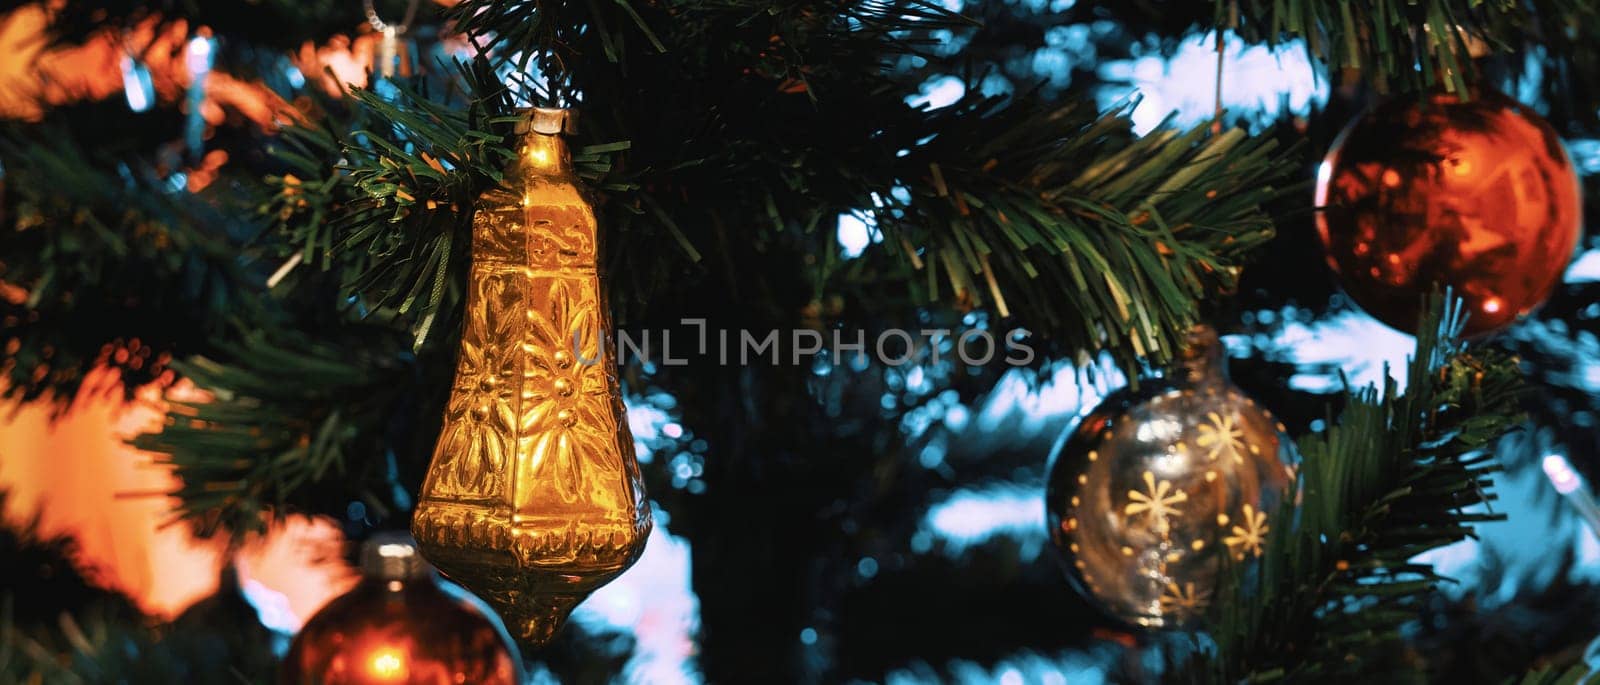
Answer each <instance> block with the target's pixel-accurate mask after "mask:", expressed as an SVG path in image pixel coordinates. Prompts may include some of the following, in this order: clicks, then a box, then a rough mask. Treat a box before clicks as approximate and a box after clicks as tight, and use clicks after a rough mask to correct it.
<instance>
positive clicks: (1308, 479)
mask: <svg viewBox="0 0 1600 685" xmlns="http://www.w3.org/2000/svg"><path fill="white" fill-rule="evenodd" d="M1429 305H1430V306H1429V307H1428V311H1429V312H1430V314H1429V316H1427V317H1425V318H1424V320H1423V321H1422V322H1421V323H1420V324H1419V328H1418V333H1417V352H1416V356H1415V357H1414V358H1413V359H1412V361H1411V365H1410V368H1409V369H1408V371H1407V375H1406V392H1405V393H1404V394H1401V393H1399V392H1398V391H1397V390H1396V387H1395V383H1394V381H1393V380H1392V379H1391V380H1387V381H1386V382H1385V383H1384V387H1383V388H1382V389H1381V390H1380V389H1378V388H1371V387H1369V388H1364V389H1361V390H1356V391H1351V392H1349V393H1348V394H1347V396H1346V405H1345V410H1344V412H1343V413H1342V414H1341V415H1340V416H1339V419H1338V421H1337V422H1332V423H1333V425H1332V427H1330V428H1329V429H1328V430H1327V431H1326V432H1324V433H1319V434H1313V435H1309V436H1306V437H1305V438H1303V439H1302V440H1300V442H1299V447H1300V452H1301V455H1302V456H1303V459H1304V461H1303V462H1302V464H1301V466H1300V493H1299V501H1298V502H1297V503H1295V504H1293V505H1292V506H1286V508H1285V510H1282V511H1280V513H1279V514H1277V515H1276V516H1275V520H1276V521H1280V522H1293V524H1292V525H1289V524H1284V525H1278V526H1277V527H1275V528H1274V529H1273V530H1272V531H1271V533H1270V534H1269V541H1268V544H1267V547H1266V554H1264V555H1263V556H1262V558H1261V560H1260V564H1259V566H1257V565H1251V564H1246V565H1240V566H1237V567H1236V568H1235V573H1236V575H1237V578H1238V580H1237V582H1236V583H1235V584H1234V585H1233V588H1234V589H1233V590H1232V591H1230V592H1228V593H1225V595H1230V596H1228V597H1226V599H1225V600H1224V601H1222V602H1220V603H1219V604H1221V605H1222V606H1224V607H1226V609H1225V610H1224V612H1223V617H1222V618H1221V620H1220V623H1219V624H1218V625H1217V627H1216V629H1215V630H1214V631H1213V633H1212V634H1213V637H1214V638H1215V640H1216V645H1215V648H1214V649H1213V650H1210V651H1209V652H1207V653H1205V654H1203V656H1202V657H1201V658H1200V659H1198V662H1197V663H1195V664H1191V665H1190V666H1189V670H1190V672H1189V674H1188V678H1189V679H1191V680H1194V681H1204V682H1228V683H1235V682H1242V681H1248V682H1267V681H1276V680H1283V681H1285V682H1308V681H1310V682H1331V681H1335V680H1339V679H1343V678H1349V677H1353V676H1356V677H1359V676H1363V675H1373V674H1375V673H1377V672H1381V671H1382V670H1384V669H1385V668H1387V667H1388V666H1387V665H1379V664H1375V663H1374V662H1373V659H1374V658H1375V657H1376V656H1378V655H1380V654H1382V650H1381V649H1380V647H1382V646H1384V645H1385V644H1393V643H1395V642H1397V641H1398V639H1399V631H1400V628H1401V626H1402V625H1404V624H1405V623H1406V622H1408V621H1411V620H1414V618H1415V616H1416V609H1417V607H1418V602H1419V601H1420V600H1421V599H1422V598H1424V597H1425V596H1426V595H1427V594H1428V593H1430V592H1431V591H1433V589H1434V588H1435V587H1436V586H1437V584H1438V583H1439V582H1440V581H1441V580H1443V578H1441V577H1440V576H1438V575H1437V574H1436V573H1435V572H1434V570H1433V568H1432V567H1431V566H1430V565H1428V564H1422V563H1416V562H1414V561H1412V560H1413V559H1414V558H1415V557H1416V556H1417V555H1418V554H1421V553H1423V552H1426V551H1428V550H1430V549H1435V548H1438V547H1442V546H1444V545H1447V544H1450V543H1452V542H1456V541H1458V540H1461V539H1463V538H1465V537H1468V536H1469V535H1471V525H1472V524H1474V523H1477V522H1482V521H1488V520H1495V519H1497V518H1500V517H1499V516H1498V515H1496V514H1493V513H1490V512H1488V511H1487V510H1484V509H1483V508H1482V507H1481V505H1486V504H1487V503H1488V502H1490V501H1492V500H1493V496H1492V495H1490V494H1489V493H1488V492H1487V489H1488V487H1489V485H1490V478H1489V474H1490V473H1491V472H1493V471H1494V470H1496V468H1497V466H1496V464H1495V463H1494V462H1493V454H1492V452H1490V451H1488V450H1487V448H1488V447H1490V446H1491V445H1492V443H1493V442H1494V441H1495V440H1496V439H1497V438H1498V437H1499V436H1500V435H1501V434H1503V433H1504V432H1505V431H1506V430H1508V429H1509V428H1511V427H1512V426H1514V425H1516V424H1517V423H1518V422H1519V421H1520V419H1521V417H1520V410H1519V408H1518V406H1517V399H1518V394H1519V391H1520V388H1521V374H1520V372H1519V371H1518V369H1517V366H1516V360H1514V359H1511V358H1508V357H1505V356H1503V355H1499V354H1496V353H1495V352H1494V351H1492V350H1472V351H1468V350H1465V349H1464V348H1463V347H1462V346H1461V344H1460V342H1459V337H1458V336H1459V332H1460V330H1461V324H1462V322H1463V321H1464V319H1463V318H1462V315H1461V309H1460V304H1459V302H1455V303H1453V304H1452V305H1450V306H1449V307H1448V308H1446V306H1445V304H1444V299H1443V298H1438V297H1435V298H1433V300H1432V301H1431V302H1430V303H1429ZM1252 575H1253V577H1252ZM1240 588H1243V591H1242V593H1241V590H1240ZM1252 589H1253V590H1252Z"/></svg>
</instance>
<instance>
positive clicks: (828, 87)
mask: <svg viewBox="0 0 1600 685" xmlns="http://www.w3.org/2000/svg"><path fill="white" fill-rule="evenodd" d="M536 4H537V3H482V2H467V3H463V4H462V5H460V6H459V7H458V8H457V9H456V10H455V12H456V13H457V14H456V16H457V18H458V21H459V22H460V24H459V26H458V27H459V28H462V29H463V30H467V31H469V32H478V33H481V34H482V35H480V36H479V38H480V39H481V40H482V41H483V42H484V44H485V45H486V46H487V47H491V48H493V49H494V50H497V51H499V52H501V53H502V54H513V55H519V56H521V57H522V58H523V59H525V60H532V61H533V63H534V64H535V65H536V66H537V67H538V68H540V69H541V73H542V75H543V76H544V77H545V78H546V80H547V82H549V83H551V84H553V85H552V86H551V87H550V88H551V91H553V92H545V93H543V94H539V93H534V92H531V91H530V89H527V88H524V89H522V90H523V91H525V92H522V95H523V96H525V97H531V98H535V99H539V98H546V99H550V98H553V99H558V100H559V99H563V98H566V97H570V94H565V93H563V92H562V91H561V88H562V86H561V84H564V83H569V82H570V83H581V84H582V91H583V95H582V98H583V101H584V104H583V109H584V110H586V112H587V113H588V115H586V117H585V118H584V119H582V120H581V121H584V122H587V123H586V124H585V126H584V132H583V134H582V135H581V136H580V137H579V139H578V143H577V145H578V150H579V159H578V161H579V163H580V169H582V170H583V171H584V172H585V173H584V174H583V175H584V176H585V177H586V178H589V179H591V180H592V181H593V182H594V184H595V187H596V189H597V190H599V191H600V194H601V197H600V200H601V202H602V204H603V210H604V213H605V216H604V219H603V222H602V226H603V228H604V230H605V231H606V232H607V240H606V241H605V242H606V244H607V245H608V246H609V247H608V249H609V254H608V256H607V259H606V261H607V265H608V267H610V270H611V272H612V273H613V274H618V276H619V280H618V281H617V282H616V283H614V284H613V286H612V291H613V294H614V296H616V298H617V299H618V300H619V304H620V306H621V309H622V311H621V314H622V315H623V318H624V319H625V320H626V319H628V318H630V317H629V316H628V315H629V314H630V313H631V314H638V313H640V312H650V313H651V314H652V315H654V316H656V317H659V318H662V319H669V318H672V317H671V314H672V313H674V312H677V311H682V309H681V308H682V306H683V304H682V301H681V299H680V298H681V293H682V291H683V290H684V289H685V288H686V287H688V286H686V285H685V284H686V283H691V282H695V281H699V280H704V279H716V280H721V281H725V282H747V283H752V286H753V287H756V288H757V289H765V290H771V291H784V290H788V289H791V288H790V286H789V285H786V284H783V283H781V282H775V283H771V284H769V285H767V286H766V287H765V288H762V287H761V286H755V285H754V283H755V281H754V280H752V279H761V280H766V279H771V280H775V281H776V280H777V279H779V278H780V277H782V276H783V274H774V273H772V272H770V271H769V272H768V273H762V274H754V275H752V274H746V273H743V272H742V269H743V265H744V264H745V263H747V262H748V261H749V260H748V259H747V257H755V256H757V255H760V256H761V258H762V259H767V260H771V259H774V258H775V257H776V255H779V254H792V255H794V259H795V260H796V261H799V262H803V263H804V264H807V265H811V266H810V268H809V269H808V271H809V273H807V274H804V275H796V276H794V278H795V279H796V280H799V281H802V282H807V281H808V282H809V287H810V288H811V290H812V293H811V296H812V298H814V299H821V298H824V297H825V296H827V295H830V294H834V293H841V292H842V293H848V294H853V295H858V296H859V297H856V298H855V300H854V302H855V304H856V305H857V306H855V307H852V309H856V310H860V311H863V312H866V313H869V314H874V315H878V316H883V317H903V316H904V315H906V314H907V313H908V312H909V311H910V309H911V307H912V306H915V305H925V304H929V303H935V304H939V305H942V306H948V307H955V308H967V307H972V306H983V305H988V306H994V307H997V308H998V309H999V310H1000V311H1001V313H1003V314H1006V315H1011V314H1015V315H1016V316H1018V317H1019V318H1020V320H1021V321H1022V322H1023V323H1025V324H1026V325H1027V326H1028V327H1029V328H1030V329H1031V330H1033V331H1034V332H1035V333H1037V334H1042V335H1045V336H1047V337H1049V338H1051V339H1053V340H1055V341H1057V343H1058V344H1059V346H1060V347H1061V348H1062V349H1065V350H1067V351H1078V352H1084V353H1087V352H1093V351H1098V350H1100V349H1107V348H1109V349H1112V350H1114V351H1115V352H1116V353H1117V356H1118V358H1119V359H1120V360H1121V361H1122V362H1123V364H1124V365H1125V366H1126V367H1128V368H1133V367H1135V366H1136V365H1138V364H1139V363H1140V362H1141V360H1145V359H1148V360H1150V361H1152V362H1155V363H1162V362H1165V361H1166V360H1167V359H1169V356H1168V355H1169V354H1170V353H1171V351H1172V350H1173V349H1174V346H1175V342H1176V340H1177V336H1178V335H1180V334H1181V332H1182V331H1183V330H1185V329H1186V328H1187V326H1188V325H1189V324H1191V323H1193V322H1194V321H1195V320H1196V318H1197V316H1198V307H1199V303H1200V302H1201V301H1202V300H1203V299H1205V298H1207V297H1210V296H1211V295H1213V294H1214V293H1215V292H1217V291H1218V290H1226V289H1228V288H1231V287H1232V285H1233V283H1234V281H1235V278H1236V276H1237V273H1238V270H1239V267H1240V266H1241V264H1242V262H1243V261H1244V258H1245V257H1246V256H1247V254H1248V253H1249V252H1250V250H1251V249H1252V248H1254V247H1257V246H1259V245H1260V244H1262V243H1263V242H1264V241H1265V240H1267V239H1268V238H1270V237H1271V235H1272V227H1271V223H1270V221H1269V220H1268V218H1267V217H1266V216H1265V215H1264V214H1263V213H1262V212H1261V211H1260V209H1259V206H1260V204H1261V203H1262V202H1264V201H1266V200H1267V199H1269V198H1272V197H1275V196H1276V195H1277V194H1278V192H1279V189H1276V188H1274V186H1273V185H1272V181H1273V180H1274V179H1276V178H1278V177H1280V176H1281V175H1282V174H1283V173H1284V172H1285V171H1287V169H1288V168H1289V166H1290V165H1292V163H1293V158H1294V157H1293V155H1292V154H1288V153H1285V152H1283V151H1279V150H1276V149H1275V147H1274V144H1273V143H1272V142H1271V141H1269V140H1265V139H1250V138H1248V137H1247V136H1245V135H1244V134H1243V132H1240V131H1232V132H1228V133H1225V134H1222V135H1218V136H1208V135H1207V134H1206V132H1205V131H1204V130H1203V129H1199V128H1197V129H1194V130H1191V131H1187V132H1179V133H1174V132H1165V133H1161V134H1158V135H1154V136H1147V137H1142V138H1141V137H1138V136H1135V135H1133V134H1132V132H1131V123H1130V121H1129V119H1128V116H1127V112H1128V111H1129V108H1126V107H1125V108H1120V109H1118V110H1116V111H1114V112H1112V113H1110V114H1106V115H1098V114H1096V112H1095V111H1094V109H1093V107H1092V106H1091V105H1089V104H1087V103H1085V102H1082V101H1076V102H1072V103H1068V104H1065V105H1061V104H1053V103H1049V102H1047V101H1044V100H1043V99H1040V98H1035V97H1031V96H1020V97H1016V98H985V97H982V96H978V95H974V96H972V97H969V98H966V99H963V100H962V101H960V102H958V103H956V104H954V105H951V106H949V107H944V108H939V109H928V108H923V107H915V106H912V105H909V104H907V103H906V101H905V97H906V95H907V94H908V93H909V92H911V88H912V86H911V84H906V83H900V82H898V81H896V80H895V77H894V75H893V74H892V72H890V71H889V70H886V69H884V68H882V66H881V64H882V62H883V60H885V59H888V58H890V57H893V56H895V55H903V54H909V53H911V52H912V51H914V50H915V49H916V48H917V46H918V45H919V44H920V39H919V36H926V32H927V31H929V30H931V29H934V28H939V27H948V26H951V25H954V24H955V23H956V22H959V18H957V17H955V16H954V15H950V14H949V13H948V12H945V11H944V10H942V9H939V8H937V7H933V6H929V5H926V4H923V3H918V2H907V3H852V2H845V3H818V4H816V5H807V6H789V5H775V4H768V3H726V2H682V3H675V4H672V5H670V6H666V7H664V8H663V7H650V8H643V7H631V6H629V5H628V4H627V3H616V4H610V3H607V4H560V5H559V6H555V5H553V6H551V7H543V6H539V8H538V11H534V8H535V5H536ZM569 15H570V16H569ZM512 17H517V18H518V21H517V22H515V23H512V22H511V18H512ZM574 26H588V27H589V28H586V29H584V30H582V31H577V30H574V29H572V28H570V27H574ZM491 27H492V28H494V29H495V30H494V31H490V30H489V29H490V28H491ZM710 35H718V36H726V37H723V38H719V39H718V40H716V41H711V42H708V40H707V37H708V36H710ZM713 43H714V47H711V46H712V44H713ZM756 45H765V46H767V48H766V49H762V50H757V51H754V53H753V54H752V53H750V52H746V50H747V49H749V48H747V47H746V46H756ZM641 46H643V47H641ZM728 46H732V47H731V48H729V49H727V50H724V49H722V48H724V47H728ZM463 74H464V76H465V78H464V79H463V81H464V82H465V83H466V84H467V86H468V87H467V89H466V102H465V104H464V105H456V106H454V107H448V106H441V105H438V104H433V103H432V102H431V101H430V100H428V99H426V98H423V97H421V96H420V95H418V94H417V93H413V92H408V93H405V94H404V95H403V96H402V97H401V98H399V99H398V100H395V101H389V100H385V99H383V98H380V97H377V96H375V95H373V94H371V93H364V92H360V91H358V92H357V93H355V96H356V99H357V105H358V109H359V110H360V111H361V114H362V116H361V121H362V124H361V125H362V129H361V130H362V132H361V133H360V134H358V135H354V136H351V135H349V134H343V133H339V132H337V131H336V130H334V129H323V130H320V131H312V130H307V131H296V132H294V133H291V134H290V135H289V136H288V138H289V140H290V141H291V145H294V146H298V147H299V149H298V150H297V151H295V152H294V154H295V155H296V157H297V158H298V159H300V160H302V161H303V163H302V164H300V165H299V166H300V167H301V168H299V169H298V170H297V171H296V172H295V176H296V178H295V181H296V185H295V188H294V189H292V190H293V191H294V192H292V193H287V195H292V196H293V197H292V198H291V199H292V201H293V202H295V203H303V204H301V205H300V208H299V209H291V210H290V211H282V209H283V206H282V205H276V206H275V207H276V208H277V211H279V215H280V216H281V217H282V220H281V221H280V222H279V228H280V231H281V232H282V233H284V234H287V235H289V236H291V242H292V243H294V244H296V245H298V246H299V249H301V250H303V251H304V253H305V256H306V257H307V259H308V261H311V262H314V263H317V264H321V265H323V266H324V267H326V266H327V265H328V264H330V263H338V264H339V265H340V268H341V270H342V273H343V277H342V282H343V283H344V284H345V286H346V287H347V288H349V289H350V290H351V291H352V292H353V293H355V294H359V295H361V296H362V297H363V298H365V300H366V305H367V306H368V307H369V308H370V309H371V311H372V312H374V313H375V314H377V313H382V314H383V315H386V316H388V315H402V316H405V317H406V318H407V320H408V321H411V322H412V323H413V325H414V327H415V328H416V329H417V333H418V336H419V342H420V339H421V338H423V337H425V336H426V328H427V324H428V322H430V321H432V320H434V319H437V318H439V317H440V316H446V317H448V316H450V313H449V312H442V313H441V312H440V311H439V309H440V307H441V305H442V304H451V303H447V302H445V301H444V297H445V292H446V291H445V288H446V286H447V284H448V283H450V282H451V278H452V273H454V274H455V277H457V278H458V277H459V270H461V269H464V268H465V267H464V262H461V263H456V262H453V261H452V257H455V256H459V255H461V254H462V253H463V252H464V251H465V248H466V239H465V238H466V234H465V228H466V225H467V222H468V220H469V218H470V209H471V205H472V200H473V199H474V198H475V197H476V196H477V195H478V194H479V193H481V192H482V191H483V190H484V189H486V188H487V187H489V186H491V185H492V184H493V183H495V182H497V181H498V169H499V168H500V167H501V165H503V163H504V160H505V158H506V156H507V155H508V154H509V146H511V145H513V144H515V141H514V140H513V139H511V138H510V136H509V132H508V130H507V129H508V128H509V126H508V123H509V119H508V118H507V117H508V115H510V114H512V113H513V110H512V107H511V105H510V100H509V98H508V94H507V93H506V92H505V90H504V89H502V88H500V87H499V86H498V85H495V84H497V83H498V81H499V79H498V78H497V77H495V75H494V73H493V72H492V71H491V70H490V69H489V68H488V66H486V65H485V64H483V63H482V62H480V63H479V64H477V65H475V66H474V68H473V69H471V70H463ZM971 90H972V91H973V92H977V90H978V89H977V88H976V86H975V84H974V87H972V88H971ZM863 112H872V113H873V115H872V116H871V117H864V116H862V113H863ZM618 141H622V142H618ZM335 151H337V153H338V154H339V155H341V156H342V158H343V163H342V164H341V165H340V167H339V168H338V169H337V170H335V171H332V172H327V171H319V170H318V169H316V168H315V166H314V160H319V159H326V158H328V157H330V156H333V154H334V153H335ZM291 161H292V160H291ZM585 162H590V163H591V164H587V165H586V164H585ZM312 179H315V180H312ZM289 190H291V189H288V188H286V191H289ZM307 193H309V194H321V195H322V196H321V197H306V194H307ZM850 211H856V212H863V213H867V214H870V215H872V217H873V218H874V219H875V222H876V225H877V226H878V227H879V228H880V229H881V230H882V231H883V237H884V238H885V239H884V241H883V242H882V243H881V245H879V246H878V247H876V248H874V249H873V250H872V251H871V253H870V254H869V255H868V256H867V257H866V258H864V259H862V260H861V261H859V262H857V263H855V264H849V265H846V264H843V263H842V262H841V260H839V258H838V253H839V247H838V246H837V244H836V243H835V242H834V241H833V236H832V231H831V228H832V225H833V221H834V218H835V217H836V216H838V215H839V214H841V213H844V212H850ZM752 253H754V254H752ZM707 256H710V257H711V258H709V259H708V258H707ZM455 304H459V303H455ZM763 304H764V305H765V306H772V305H775V304H777V303H771V302H769V303H763ZM797 310H798V308H797V307H796V308H790V309H787V310H785V309H781V308H780V309H778V310H777V311H771V312H767V313H766V314H765V317H766V318H768V319H770V320H772V321H773V322H774V323H775V324H777V325H785V324H791V323H793V321H794V320H795V318H796V316H797Z"/></svg>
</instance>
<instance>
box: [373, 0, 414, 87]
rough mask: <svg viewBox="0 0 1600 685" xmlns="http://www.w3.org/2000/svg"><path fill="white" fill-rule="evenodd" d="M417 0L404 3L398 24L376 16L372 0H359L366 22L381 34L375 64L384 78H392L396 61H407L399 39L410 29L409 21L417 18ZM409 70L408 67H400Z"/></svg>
mask: <svg viewBox="0 0 1600 685" xmlns="http://www.w3.org/2000/svg"><path fill="white" fill-rule="evenodd" d="M417 3H418V0H411V1H410V2H409V3H408V4H407V5H406V14H405V19H403V20H401V21H400V23H398V24H390V23H389V22H386V21H384V20H383V17H380V16H378V8H377V6H376V5H375V4H374V2H373V0H361V8H362V9H363V10H365V11H366V15H367V24H368V25H369V26H371V27H372V30H374V31H377V32H378V35H379V36H381V37H380V38H379V39H378V55H377V62H378V64H377V66H378V69H377V71H378V74H379V75H380V76H382V77H384V78H394V75H395V64H396V62H400V61H406V62H409V59H407V58H409V54H403V53H402V51H401V50H402V49H401V44H400V39H401V38H402V37H404V36H405V35H406V34H407V33H409V32H410V31H411V23H412V22H414V21H416V19H417ZM401 71H403V72H409V69H404V68H403V69H401Z"/></svg>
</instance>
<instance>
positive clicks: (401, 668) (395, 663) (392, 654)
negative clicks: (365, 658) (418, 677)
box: [367, 647, 406, 680]
mask: <svg viewBox="0 0 1600 685" xmlns="http://www.w3.org/2000/svg"><path fill="white" fill-rule="evenodd" d="M367 670H369V671H371V672H372V675H373V677H375V678H378V679H380V680H399V679H401V678H404V677H405V676H406V658H405V655H404V654H403V653H401V651H400V650H398V649H395V648H394V647H383V648H380V649H378V650H377V651H376V652H373V654H372V661H371V663H369V664H368V668H367Z"/></svg>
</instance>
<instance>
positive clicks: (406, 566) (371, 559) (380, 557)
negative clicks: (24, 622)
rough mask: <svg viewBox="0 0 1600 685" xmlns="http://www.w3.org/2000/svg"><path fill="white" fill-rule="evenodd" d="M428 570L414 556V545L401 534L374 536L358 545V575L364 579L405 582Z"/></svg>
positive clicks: (418, 558)
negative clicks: (359, 557)
mask: <svg viewBox="0 0 1600 685" xmlns="http://www.w3.org/2000/svg"><path fill="white" fill-rule="evenodd" d="M432 570H433V567H431V566H429V565H428V562H426V561H424V560H423V559H422V555H421V554H420V553H418V551H417V543H416V541H414V540H412V539H411V536H410V535H406V534H405V533H399V532H385V533H377V534H374V535H373V536H372V537H370V538H368V539H367V541H366V542H363V543H361V574H362V575H364V576H366V577H368V578H376V579H378V580H409V579H412V578H421V577H423V576H426V575H428V573H429V572H431V571H432Z"/></svg>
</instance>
